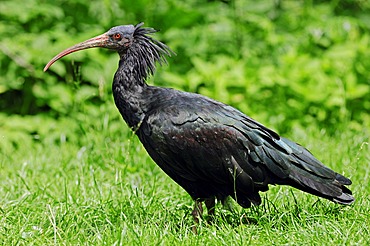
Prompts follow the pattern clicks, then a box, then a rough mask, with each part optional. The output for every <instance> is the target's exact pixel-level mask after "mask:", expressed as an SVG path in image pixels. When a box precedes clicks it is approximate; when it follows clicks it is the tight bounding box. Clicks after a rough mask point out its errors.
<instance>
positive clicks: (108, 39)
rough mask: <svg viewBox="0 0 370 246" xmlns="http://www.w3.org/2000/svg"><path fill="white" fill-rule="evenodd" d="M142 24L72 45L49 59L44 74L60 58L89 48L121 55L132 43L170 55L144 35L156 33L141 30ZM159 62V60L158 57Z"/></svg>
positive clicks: (126, 26)
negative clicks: (150, 44)
mask: <svg viewBox="0 0 370 246" xmlns="http://www.w3.org/2000/svg"><path fill="white" fill-rule="evenodd" d="M143 24H144V23H139V24H137V25H136V26H134V25H124V26H116V27H112V28H111V29H110V30H109V31H107V32H105V33H103V34H101V35H99V36H96V37H94V38H91V39H88V40H86V41H84V42H81V43H79V44H76V45H73V46H72V47H70V48H68V49H66V50H64V51H62V52H60V53H59V54H58V55H56V56H55V57H54V58H53V59H51V60H50V61H49V62H48V64H46V66H45V68H44V72H45V71H46V70H48V68H49V67H50V66H51V65H52V64H53V63H54V62H56V61H57V60H59V59H60V58H62V57H63V56H66V55H69V54H71V53H73V52H76V51H79V50H84V49H90V48H96V47H99V48H108V49H112V50H115V51H117V52H118V53H123V52H125V51H126V50H127V49H129V48H130V47H131V46H132V44H133V43H134V42H137V43H152V44H153V45H152V46H153V47H154V49H156V50H157V51H159V52H157V53H158V54H161V53H165V54H167V55H170V53H171V51H170V50H169V48H168V47H167V46H166V45H164V44H162V43H160V42H158V41H156V40H153V39H152V38H151V37H149V36H147V35H146V34H151V33H154V32H156V30H154V29H153V28H142V27H141V26H142V25H143ZM158 58H159V59H156V60H159V61H161V58H160V57H158ZM163 59H164V58H163Z"/></svg>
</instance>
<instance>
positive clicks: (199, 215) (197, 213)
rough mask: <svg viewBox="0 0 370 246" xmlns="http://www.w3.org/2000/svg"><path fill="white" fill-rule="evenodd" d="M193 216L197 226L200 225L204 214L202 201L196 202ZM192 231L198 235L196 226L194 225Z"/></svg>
mask: <svg viewBox="0 0 370 246" xmlns="http://www.w3.org/2000/svg"><path fill="white" fill-rule="evenodd" d="M191 214H192V215H193V218H194V221H195V224H199V220H200V219H201V218H202V214H203V207H202V202H201V201H198V200H195V204H194V209H193V212H191ZM191 229H192V231H193V232H194V233H195V234H197V226H196V225H193V226H192V228H191Z"/></svg>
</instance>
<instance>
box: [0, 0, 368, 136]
mask: <svg viewBox="0 0 370 246" xmlns="http://www.w3.org/2000/svg"><path fill="white" fill-rule="evenodd" d="M127 6H130V7H127ZM0 20H1V21H0V37H1V39H0V51H1V53H0V54H1V56H0V64H1V68H0V73H1V77H0V110H1V112H3V116H2V117H6V118H8V117H9V116H13V115H20V116H28V115H38V116H40V117H41V115H42V116H43V117H49V116H51V117H52V118H54V119H55V118H57V119H58V118H60V117H68V118H69V117H77V115H76V114H77V113H76V112H78V111H80V109H79V105H81V104H83V105H88V106H91V107H95V106H97V107H98V106H99V105H102V104H105V103H112V96H111V89H110V87H111V80H112V77H113V73H114V72H115V70H116V68H117V62H118V57H117V55H115V54H111V52H110V51H106V50H89V51H87V52H81V53H76V54H74V55H72V56H69V57H66V58H63V59H62V60H60V61H58V62H57V63H56V64H55V65H54V66H53V67H52V68H51V69H50V72H47V73H43V72H42V68H43V66H44V65H45V64H46V63H47V61H48V60H50V58H52V57H53V56H54V55H55V54H57V53H58V52H60V51H61V50H63V49H65V48H66V47H69V46H71V45H73V44H75V43H77V42H80V41H83V40H85V39H87V38H90V37H92V36H95V35H97V34H100V33H102V32H104V31H106V30H107V29H109V28H110V27H111V26H114V25H121V24H128V23H133V24H135V23H138V22H140V21H145V24H146V26H152V27H155V28H157V29H160V30H161V32H159V33H158V35H157V38H158V39H160V40H163V41H164V42H165V43H167V44H168V45H169V46H170V47H171V48H172V49H173V50H174V51H175V52H176V53H177V56H175V57H172V58H170V59H169V63H170V66H169V67H165V68H163V69H161V71H160V72H159V73H157V75H156V78H155V79H154V82H153V81H151V83H154V84H156V85H161V86H169V87H174V88H178V89H182V90H187V91H192V92H197V93H201V94H204V95H207V96H210V97H212V98H215V99H218V100H221V101H223V102H225V103H228V104H231V105H233V106H236V107H237V108H239V109H240V110H242V111H243V112H245V113H247V114H248V115H250V116H252V117H254V118H256V119H257V120H259V121H261V122H263V123H264V124H266V125H268V126H270V127H273V128H274V129H276V130H278V131H279V132H280V133H284V132H287V131H288V132H289V131H290V130H291V129H292V127H297V126H302V127H307V126H308V125H312V124H313V125H317V126H318V127H320V128H325V129H326V130H329V131H335V129H337V128H338V125H345V126H346V127H350V128H356V129H357V130H361V129H363V128H364V126H365V128H366V126H369V122H370V117H369V111H370V100H369V99H370V89H369V88H370V86H369V85H370V47H369V46H370V32H369V29H370V2H368V1H364V0H346V1H336V0H333V1H268V0H265V1H257V2H256V1H244V0H243V1H242V0H234V1H200V0H190V1H174V0H159V1H147V0H138V1H135V4H131V1H128V0H126V1H125V0H123V1H97V2H94V3H90V2H88V1H85V0H75V1H64V0H57V1H40V0H30V1H27V2H25V3H24V2H23V1H13V0H12V1H1V3H0ZM26 118H27V117H26ZM77 118H78V117H77ZM15 119H16V118H15ZM22 119H24V117H22ZM2 124H4V123H2ZM30 130H31V129H30ZM31 131H34V132H39V131H42V129H39V125H35V126H34V129H32V130H31Z"/></svg>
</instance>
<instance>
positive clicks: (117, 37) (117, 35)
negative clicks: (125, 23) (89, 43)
mask: <svg viewBox="0 0 370 246" xmlns="http://www.w3.org/2000/svg"><path fill="white" fill-rule="evenodd" d="M113 38H114V39H115V40H120V39H121V34H119V33H116V34H114V35H113Z"/></svg>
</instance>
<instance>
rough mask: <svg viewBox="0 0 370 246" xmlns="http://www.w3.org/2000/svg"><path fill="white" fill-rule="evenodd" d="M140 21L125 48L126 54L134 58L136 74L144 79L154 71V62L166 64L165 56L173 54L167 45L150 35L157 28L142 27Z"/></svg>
mask: <svg viewBox="0 0 370 246" xmlns="http://www.w3.org/2000/svg"><path fill="white" fill-rule="evenodd" d="M143 24H144V23H143V22H141V23H139V24H137V25H136V26H135V31H134V34H133V43H132V45H131V47H130V48H129V49H128V50H127V55H128V56H131V57H132V58H134V59H135V61H134V62H135V63H136V64H137V65H138V66H139V67H138V72H139V74H138V76H139V77H141V78H142V79H146V78H147V77H148V75H153V74H154V72H155V64H156V62H158V63H159V64H160V65H162V64H167V60H166V56H171V54H175V53H174V52H173V51H172V50H171V49H170V48H169V47H168V46H167V45H165V44H163V43H161V42H159V41H158V40H155V39H153V38H152V37H151V36H150V35H151V34H153V33H156V32H157V30H155V29H153V28H148V27H142V25H143Z"/></svg>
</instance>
